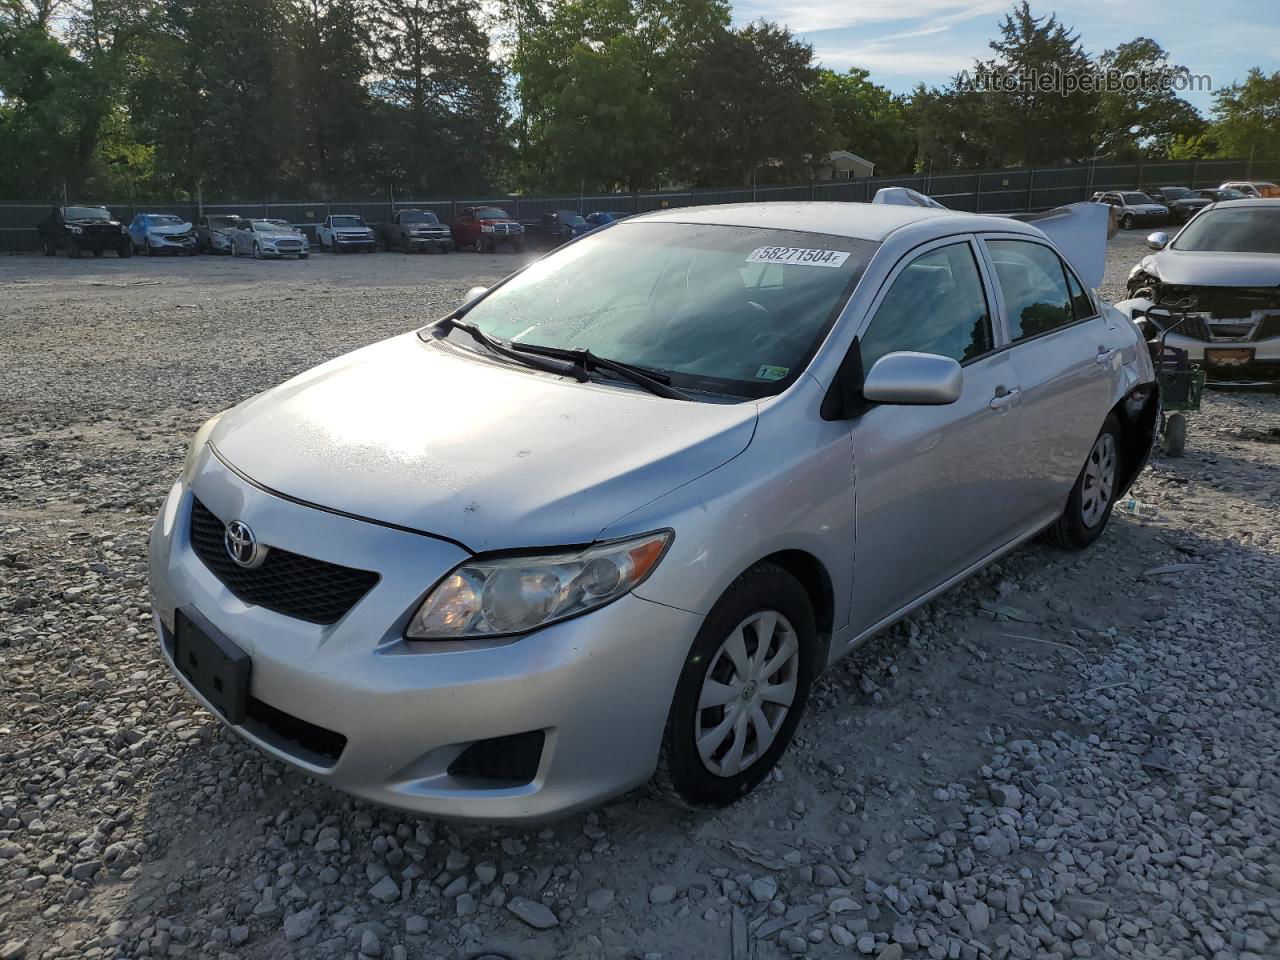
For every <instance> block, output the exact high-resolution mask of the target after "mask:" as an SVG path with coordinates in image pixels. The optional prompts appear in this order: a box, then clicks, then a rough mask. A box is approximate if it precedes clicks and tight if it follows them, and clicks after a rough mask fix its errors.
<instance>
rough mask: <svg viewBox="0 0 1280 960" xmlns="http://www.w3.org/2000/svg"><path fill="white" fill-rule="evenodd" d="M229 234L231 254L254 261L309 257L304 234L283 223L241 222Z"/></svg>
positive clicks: (287, 223)
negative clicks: (251, 258)
mask: <svg viewBox="0 0 1280 960" xmlns="http://www.w3.org/2000/svg"><path fill="white" fill-rule="evenodd" d="M230 233H231V255H232V256H233V257H253V258H254V259H255V260H266V259H274V258H277V257H297V258H298V259H299V260H305V259H307V257H308V256H309V255H310V252H311V251H310V245H309V244H308V243H307V237H306V234H304V233H303V232H302V231H301V230H299V229H298V228H297V227H295V226H294V225H293V224H291V223H289V222H288V221H286V220H267V219H263V220H241V221H240V223H239V224H237V225H236V227H235V229H234V230H232V231H230Z"/></svg>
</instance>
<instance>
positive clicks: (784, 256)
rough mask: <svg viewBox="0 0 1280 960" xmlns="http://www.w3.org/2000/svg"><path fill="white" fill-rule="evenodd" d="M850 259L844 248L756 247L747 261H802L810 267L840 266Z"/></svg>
mask: <svg viewBox="0 0 1280 960" xmlns="http://www.w3.org/2000/svg"><path fill="white" fill-rule="evenodd" d="M848 259H849V254H848V253H847V252H846V251H844V250H811V249H809V248H807V247H756V248H755V249H754V250H752V251H751V256H749V257H747V263H802V264H804V265H805V266H808V267H838V266H841V265H842V264H843V263H844V262H845V261H846V260H848Z"/></svg>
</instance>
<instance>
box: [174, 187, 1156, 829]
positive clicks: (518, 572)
mask: <svg viewBox="0 0 1280 960" xmlns="http://www.w3.org/2000/svg"><path fill="white" fill-rule="evenodd" d="M1068 219H1069V218H1068ZM1105 219H1106V218H1105V216H1103V218H1102V220H1101V221H1100V222H1101V229H1102V230H1103V231H1104V232H1103V234H1102V235H1100V236H1099V238H1098V239H1099V242H1105ZM1048 230H1049V226H1046V227H1045V229H1044V230H1041V229H1040V228H1038V227H1037V226H1035V225H1031V224H1025V223H1019V222H1015V221H1013V220H1006V219H997V218H992V217H984V216H974V215H968V214H960V213H952V212H949V211H944V210H935V209H924V208H920V207H915V206H878V205H876V206H873V205H864V204H786V203H771V204H760V205H754V204H750V205H740V206H725V207H708V208H701V209H686V210H672V211H663V212H660V213H655V214H650V215H646V216H642V217H636V218H632V219H629V220H627V221H626V222H623V223H619V224H613V225H610V226H607V227H604V228H602V229H599V230H597V231H594V232H592V233H591V234H589V235H587V236H585V237H583V238H581V239H579V240H576V241H574V242H572V243H569V244H566V245H565V246H564V247H562V248H561V249H560V250H559V251H557V252H556V253H554V254H552V255H550V256H548V257H544V258H542V259H540V260H537V261H535V262H534V263H532V264H530V265H529V266H527V267H525V268H524V269H523V270H521V271H519V272H517V273H516V274H514V275H513V276H511V277H509V278H508V279H507V280H505V281H503V282H502V283H500V284H498V285H496V286H495V287H493V288H492V289H489V290H487V291H485V290H476V291H472V294H471V295H469V297H468V298H467V301H466V302H465V303H464V304H463V305H462V306H461V307H460V308H458V309H457V310H455V311H454V312H452V313H451V314H449V315H448V316H446V317H444V318H442V319H441V320H439V321H436V322H434V323H432V324H430V325H429V326H427V327H426V328H424V329H422V330H418V331H416V332H412V333H407V334H404V335H402V336H397V337H394V338H392V339H390V340H387V341H384V342H382V343H377V344H374V345H372V346H369V347H366V348H364V349H361V350H357V351H356V352H354V353H352V354H349V355H347V356H345V357H341V358H338V359H336V360H333V361H331V362H329V363H327V364H324V365H322V366H320V367H317V368H315V369H314V370H311V371H309V372H307V373H303V374H301V375H300V376H298V377H295V378H294V379H292V380H290V381H288V382H287V383H285V384H283V385H281V386H280V387H278V388H276V389H273V390H269V391H267V392H265V393H262V394H259V395H257V396H255V397H252V398H250V399H248V400H246V401H244V402H243V403H241V404H240V405H238V406H236V407H233V408H232V409H230V410H228V411H226V412H224V413H223V414H221V415H219V416H217V417H215V418H214V419H212V420H210V421H209V422H208V423H207V424H205V425H204V427H202V428H201V429H200V431H199V432H198V433H197V435H196V437H195V439H194V440H193V442H192V444H191V447H190V450H189V453H188V455H187V460H186V463H185V465H184V467H183V470H182V474H181V476H180V477H179V478H178V480H177V482H176V483H175V484H174V485H173V488H172V489H171V491H170V492H169V495H168V498H167V499H166V501H165V503H164V506H163V508H162V511H161V513H160V515H159V517H158V518H157V520H156V524H155V528H154V533H153V536H152V542H151V561H150V562H151V589H152V591H153V596H154V609H155V621H156V628H157V631H158V633H159V637H160V644H161V648H162V651H163V656H164V658H165V660H166V661H167V662H168V663H169V665H170V666H171V668H172V669H173V670H174V672H175V673H176V675H177V677H178V678H179V680H180V681H181V682H182V684H183V685H184V686H185V687H186V688H187V690H188V691H189V692H190V693H191V695H192V696H194V697H195V698H196V699H198V700H199V701H200V702H201V703H202V704H204V705H205V706H206V707H207V708H208V709H210V710H212V711H214V712H215V713H216V714H217V715H219V716H220V717H221V718H222V719H223V720H224V721H225V722H227V723H228V724H230V725H231V726H232V727H233V728H234V729H235V730H236V731H237V732H238V733H239V734H240V735H241V736H243V737H244V738H245V739H247V740H248V741H250V742H251V743H253V744H255V745H257V746H258V747H259V748H261V749H262V750H264V751H266V752H267V753H269V754H271V755H272V756H274V757H277V758H279V759H281V760H283V761H286V762H288V763H290V764H292V765H293V766H295V767H297V768H299V769H301V770H304V771H307V772H308V773H310V774H312V775H314V776H315V777H317V778H320V779H323V780H325V781H327V782H329V783H331V784H332V785H334V786H335V787H338V788H340V789H342V790H346V791H349V792H350V793H353V794H356V795H358V796H361V797H364V798H367V799H369V800H373V801H376V802H378V803H382V804H386V805H388V806H393V807H399V808H404V809H408V810H413V811H417V812H421V813H428V814H433V815H438V816H444V817H456V818H474V819H486V820H497V821H518V820H530V819H537V818H545V817H550V816H554V815H559V814H563V813H565V812H566V811H570V810H574V809H578V808H581V807H584V806H587V805H591V804H595V803H598V802H600V801H602V800H604V799H606V798H608V797H610V796H613V795H615V794H618V793H621V792H623V791H625V790H627V789H629V788H632V787H635V786H638V785H640V784H643V783H645V782H646V781H648V780H650V779H651V778H654V777H656V779H657V782H658V784H659V785H660V787H661V788H662V789H663V791H664V792H665V794H666V795H667V796H669V797H671V798H672V799H674V800H675V801H677V802H679V803H682V804H685V805H689V806H693V807H715V806H721V805H724V804H728V803H730V802H732V801H733V800H735V799H737V798H739V797H741V796H742V795H743V794H744V793H746V792H747V791H748V790H750V789H751V788H752V787H754V786H755V785H756V784H758V783H759V782H760V781H761V780H762V779H763V778H764V777H765V775H766V774H767V773H768V772H769V771H770V769H771V768H772V767H773V765H774V764H775V763H776V762H777V760H778V757H779V756H780V754H781V753H782V752H783V750H784V749H785V748H786V746H787V744H788V742H789V741H790V740H791V738H792V735H793V733H794V731H795V729H796V725H797V723H798V722H799V720H800V718H801V714H802V712H803V710H804V707H805V702H806V700H807V698H808V695H809V690H810V687H811V684H812V683H813V681H814V678H815V676H816V675H817V674H818V673H819V672H821V671H822V670H824V669H825V668H826V667H828V666H829V665H830V664H832V663H833V662H835V661H836V660H838V659H839V658H840V657H842V656H844V655H845V654H846V653H848V652H849V651H850V650H851V649H853V648H854V647H856V646H857V645H858V643H859V642H861V641H862V640H864V639H866V638H867V637H869V636H871V635H872V634H873V633H875V632H876V631H877V630H880V629H881V628H883V627H885V626H886V625H888V624H891V623H893V622H894V621H895V620H898V619H899V618H901V617H903V616H904V615H905V614H907V613H908V612H909V611H911V610H912V609H913V608H915V607H917V606H919V605H920V604H922V603H924V602H926V601H927V600H929V598H931V597H933V596H934V595H935V594H937V593H939V592H940V591H942V590H945V589H947V588H948V587H950V586H952V585H953V584H955V583H957V582H959V581H960V580H962V579H963V578H964V577H966V576H967V575H969V574H970V573H972V572H973V571H975V570H977V569H979V568H981V567H982V566H983V565H985V564H988V563H990V562H991V561H992V560H994V559H995V558H997V557H999V556H1001V555H1002V554H1005V553H1007V552H1008V551H1009V550H1012V549H1013V548H1015V547H1016V546H1017V545H1018V544H1020V543H1022V542H1024V541H1025V540H1027V539H1028V538H1030V537H1033V536H1035V535H1037V534H1039V533H1042V532H1043V533H1046V534H1047V535H1048V536H1050V537H1051V538H1052V539H1053V540H1055V541H1056V542H1058V543H1059V544H1061V545H1063V546H1064V547H1067V548H1083V547H1087V546H1088V545H1089V544H1091V543H1092V542H1093V541H1094V540H1096V539H1097V538H1098V536H1099V535H1100V534H1101V533H1102V531H1103V529H1104V527H1105V525H1106V523H1107V519H1108V517H1109V515H1110V513H1111V510H1112V507H1113V505H1114V504H1115V502H1116V500H1117V498H1118V497H1120V496H1121V495H1122V493H1123V492H1124V491H1125V490H1126V488H1127V487H1128V485H1129V484H1130V482H1131V481H1132V480H1133V478H1134V476H1135V475H1136V473H1137V472H1138V471H1139V470H1140V469H1141V468H1142V466H1143V464H1144V463H1145V460H1146V456H1147V453H1148V450H1149V449H1150V446H1151V439H1152V429H1153V424H1154V421H1155V419H1156V415H1157V412H1158V409H1157V408H1158V397H1157V394H1156V391H1155V387H1154V384H1153V374H1152V369H1151V363H1150V359H1149V357H1148V354H1147V352H1146V350H1145V347H1144V344H1143V343H1142V342H1141V338H1140V336H1139V334H1138V331H1137V330H1136V328H1135V326H1134V325H1133V324H1132V323H1131V322H1130V321H1129V320H1127V319H1126V318H1125V317H1123V316H1121V315H1120V314H1119V313H1118V312H1117V311H1116V310H1115V309H1114V308H1112V307H1111V306H1109V305H1108V304H1105V303H1103V302H1101V301H1100V300H1099V299H1098V298H1097V296H1096V295H1095V294H1094V293H1093V292H1091V290H1090V288H1091V287H1093V286H1094V285H1096V282H1097V278H1096V277H1095V276H1093V271H1092V268H1091V267H1089V266H1086V264H1092V263H1094V262H1097V258H1096V257H1091V256H1085V255H1082V254H1077V253H1076V252H1075V251H1074V250H1072V251H1071V252H1070V253H1069V254H1068V253H1067V251H1068V250H1069V246H1068V245H1067V244H1066V243H1065V241H1064V246H1063V247H1058V246H1055V244H1054V243H1053V242H1051V241H1050V240H1049V238H1048V236H1047V231H1048ZM1070 232H1071V231H1067V233H1068V234H1070Z"/></svg>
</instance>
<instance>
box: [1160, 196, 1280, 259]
mask: <svg viewBox="0 0 1280 960" xmlns="http://www.w3.org/2000/svg"><path fill="white" fill-rule="evenodd" d="M1173 247H1174V249H1177V250H1189V251H1202V252H1208V251H1213V252H1218V253H1280V209H1277V208H1276V207H1262V206H1259V207H1256V208H1250V207H1218V208H1208V209H1205V210H1204V211H1203V212H1201V213H1200V215H1199V216H1197V217H1196V218H1195V219H1194V220H1192V221H1191V222H1190V223H1189V224H1187V226H1186V227H1184V228H1183V230H1182V232H1181V233H1180V234H1178V238H1177V240H1175V241H1174V242H1173Z"/></svg>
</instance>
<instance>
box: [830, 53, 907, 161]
mask: <svg viewBox="0 0 1280 960" xmlns="http://www.w3.org/2000/svg"><path fill="white" fill-rule="evenodd" d="M814 92H815V95H816V96H817V98H818V99H819V100H820V101H822V102H823V103H825V104H826V106H827V109H828V110H829V111H830V113H831V124H832V130H833V132H834V143H835V146H836V147H837V148H838V149H841V150H848V151H850V152H851V153H856V154H857V155H858V156H861V157H866V158H867V159H868V160H870V161H872V162H873V163H874V164H875V165H876V173H879V174H896V173H906V172H908V171H910V170H911V168H912V164H913V163H914V162H915V155H916V147H917V136H916V131H915V129H914V128H913V126H912V124H911V121H910V119H909V117H908V103H907V100H906V98H904V97H899V96H895V95H894V94H892V93H890V92H889V90H888V89H886V88H885V87H882V86H880V85H879V84H876V83H872V82H871V74H870V73H869V72H868V71H866V70H863V69H861V68H860V67H850V68H849V70H848V72H846V73H836V72H835V71H834V70H821V71H820V72H819V75H818V82H817V85H816V87H815V91H814Z"/></svg>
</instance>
